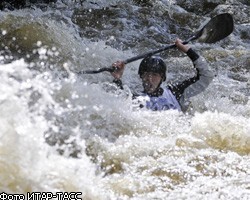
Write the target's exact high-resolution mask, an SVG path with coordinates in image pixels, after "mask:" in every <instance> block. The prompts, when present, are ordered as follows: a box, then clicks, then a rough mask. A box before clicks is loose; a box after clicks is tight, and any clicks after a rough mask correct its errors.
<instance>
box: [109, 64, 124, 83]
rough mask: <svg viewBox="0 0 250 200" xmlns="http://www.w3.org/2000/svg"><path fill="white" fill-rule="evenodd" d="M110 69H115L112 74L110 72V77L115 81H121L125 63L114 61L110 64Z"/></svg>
mask: <svg viewBox="0 0 250 200" xmlns="http://www.w3.org/2000/svg"><path fill="white" fill-rule="evenodd" d="M112 67H113V68H114V69H115V71H114V72H111V75H112V76H113V77H114V78H115V79H121V77H122V75H123V72H124V69H125V63H124V62H123V61H116V62H115V63H113V64H112Z"/></svg>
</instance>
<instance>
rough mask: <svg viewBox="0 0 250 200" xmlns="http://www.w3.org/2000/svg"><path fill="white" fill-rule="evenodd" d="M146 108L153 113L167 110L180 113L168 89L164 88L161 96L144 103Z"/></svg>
mask: <svg viewBox="0 0 250 200" xmlns="http://www.w3.org/2000/svg"><path fill="white" fill-rule="evenodd" d="M146 108H147V109H150V110H155V111H156V110H158V111H160V110H169V109H173V110H179V111H181V106H180V104H179V102H178V101H177V99H176V97H175V96H174V95H173V93H172V92H171V91H170V90H169V89H168V88H164V90H163V93H162V95H161V96H158V97H154V96H153V97H149V101H146Z"/></svg>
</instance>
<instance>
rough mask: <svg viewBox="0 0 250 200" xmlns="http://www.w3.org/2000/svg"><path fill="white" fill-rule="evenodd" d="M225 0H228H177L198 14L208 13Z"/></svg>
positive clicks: (186, 8) (185, 7) (182, 5)
mask: <svg viewBox="0 0 250 200" xmlns="http://www.w3.org/2000/svg"><path fill="white" fill-rule="evenodd" d="M225 2H226V0H188V1H187V0H176V3H177V4H178V5H179V6H181V7H182V8H184V9H185V10H187V11H188V12H193V13H195V14H198V15H204V14H207V13H209V12H211V11H213V10H214V9H215V8H216V7H217V6H218V5H220V4H224V3H225Z"/></svg>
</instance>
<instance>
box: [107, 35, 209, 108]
mask: <svg viewBox="0 0 250 200" xmlns="http://www.w3.org/2000/svg"><path fill="white" fill-rule="evenodd" d="M175 45H176V46H177V48H178V49H179V50H180V51H182V52H184V53H186V54H187V55H188V56H189V58H190V59H191V60H192V62H193V64H194V67H195V68H196V70H197V74H196V76H194V77H192V78H189V79H187V80H184V81H183V82H181V83H177V84H173V85H168V86H167V87H165V88H162V87H161V84H162V82H164V81H165V80H166V70H167V67H166V64H165V63H164V61H163V60H162V59H161V58H160V57H156V56H152V57H147V58H144V59H143V60H142V62H141V64H140V66H139V71H138V74H139V76H140V78H141V79H142V85H143V88H144V91H143V92H142V94H141V95H139V96H144V97H148V99H147V100H146V105H145V106H146V108H148V109H151V110H159V111H160V110H168V109H175V110H179V111H183V112H185V111H186V110H187V108H188V105H189V99H190V97H193V96H195V95H197V94H199V93H201V92H203V91H204V90H205V89H206V88H207V87H208V85H209V84H210V82H211V81H212V79H213V73H212V72H211V71H210V69H209V67H208V64H207V62H206V61H205V59H204V58H202V57H200V56H199V55H198V54H197V53H196V52H195V51H194V50H193V49H192V48H190V47H189V46H188V45H184V44H182V41H181V40H180V39H176V41H175ZM112 66H113V67H115V71H114V72H112V73H111V74H112V76H113V77H114V78H115V79H114V82H115V83H116V84H117V85H118V86H119V87H121V88H122V82H121V78H122V74H123V72H124V69H125V64H124V63H123V62H122V61H117V62H116V63H114V64H113V65H112ZM137 97H138V95H137V96H135V98H137Z"/></svg>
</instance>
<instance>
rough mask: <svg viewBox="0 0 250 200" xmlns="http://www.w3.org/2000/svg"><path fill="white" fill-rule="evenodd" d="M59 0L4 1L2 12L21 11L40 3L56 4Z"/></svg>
mask: <svg viewBox="0 0 250 200" xmlns="http://www.w3.org/2000/svg"><path fill="white" fill-rule="evenodd" d="M56 1H57V0H3V1H1V2H0V10H4V9H9V10H14V9H21V8H25V7H28V6H30V5H31V4H40V3H45V4H48V3H56Z"/></svg>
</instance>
